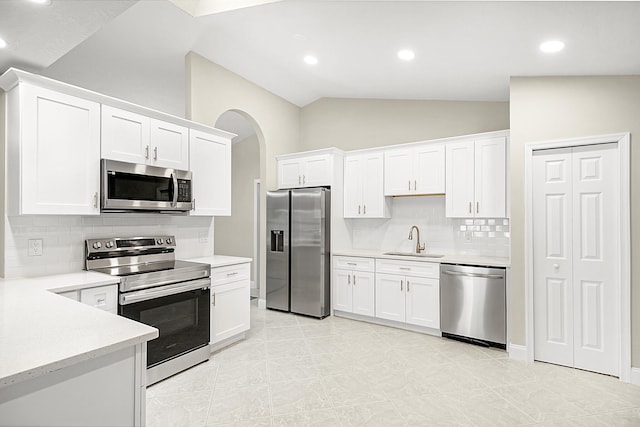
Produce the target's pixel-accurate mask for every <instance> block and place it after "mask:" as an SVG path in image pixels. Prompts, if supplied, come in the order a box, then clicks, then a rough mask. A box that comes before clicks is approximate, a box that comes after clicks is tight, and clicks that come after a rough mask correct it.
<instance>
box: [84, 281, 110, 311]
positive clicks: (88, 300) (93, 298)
mask: <svg viewBox="0 0 640 427" xmlns="http://www.w3.org/2000/svg"><path fill="white" fill-rule="evenodd" d="M80 302H82V303H83V304H87V305H90V306H93V307H95V308H99V309H101V310H104V311H108V312H110V313H117V312H118V285H107V286H99V287H97V288H89V289H82V290H80Z"/></svg>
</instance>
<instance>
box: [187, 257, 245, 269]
mask: <svg viewBox="0 0 640 427" xmlns="http://www.w3.org/2000/svg"><path fill="white" fill-rule="evenodd" d="M185 261H190V262H202V263H205V264H210V265H211V268H216V267H226V266H227V265H236V264H244V263H246V262H251V261H252V259H251V258H244V257H238V256H227V255H211V256H206V257H200V258H191V259H185Z"/></svg>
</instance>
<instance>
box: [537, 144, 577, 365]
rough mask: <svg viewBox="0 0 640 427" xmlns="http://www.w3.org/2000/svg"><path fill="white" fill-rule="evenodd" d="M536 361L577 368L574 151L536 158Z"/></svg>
mask: <svg viewBox="0 0 640 427" xmlns="http://www.w3.org/2000/svg"><path fill="white" fill-rule="evenodd" d="M533 217H534V224H533V253H534V255H533V257H534V262H533V293H534V298H533V301H534V304H533V305H534V323H535V359H536V360H541V361H545V362H551V363H558V364H561V365H569V366H571V365H572V364H573V311H572V310H573V303H572V298H573V297H572V295H573V292H572V288H571V284H572V282H571V279H572V262H571V258H572V245H571V217H572V203H571V149H560V150H547V151H545V152H544V154H542V153H536V154H534V157H533Z"/></svg>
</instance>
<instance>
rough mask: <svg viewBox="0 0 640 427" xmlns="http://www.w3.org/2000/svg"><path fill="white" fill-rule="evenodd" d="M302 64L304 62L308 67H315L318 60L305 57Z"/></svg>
mask: <svg viewBox="0 0 640 427" xmlns="http://www.w3.org/2000/svg"><path fill="white" fill-rule="evenodd" d="M304 62H306V63H307V64H309V65H316V64H317V63H318V58H316V57H315V56H313V55H307V56H305V57H304Z"/></svg>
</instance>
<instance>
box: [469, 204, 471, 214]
mask: <svg viewBox="0 0 640 427" xmlns="http://www.w3.org/2000/svg"><path fill="white" fill-rule="evenodd" d="M469 213H471V202H469Z"/></svg>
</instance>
